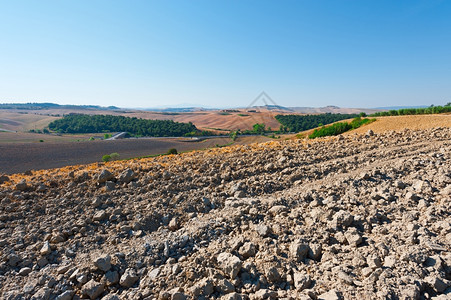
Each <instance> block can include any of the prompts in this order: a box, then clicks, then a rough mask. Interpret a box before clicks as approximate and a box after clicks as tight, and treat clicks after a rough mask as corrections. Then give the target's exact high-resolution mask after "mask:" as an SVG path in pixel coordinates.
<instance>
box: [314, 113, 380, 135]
mask: <svg viewBox="0 0 451 300" xmlns="http://www.w3.org/2000/svg"><path fill="white" fill-rule="evenodd" d="M374 121H376V119H367V118H364V119H362V118H360V117H356V118H354V119H353V120H352V121H351V122H350V123H348V122H338V123H335V124H332V125H330V126H327V127H326V126H322V127H321V128H318V129H315V130H314V131H313V133H312V134H310V135H309V136H308V137H309V138H310V139H314V138H317V137H322V136H334V135H339V134H342V133H344V132H346V131H349V130H352V129H356V128H359V127H360V126H362V125H365V124H369V123H372V122H374Z"/></svg>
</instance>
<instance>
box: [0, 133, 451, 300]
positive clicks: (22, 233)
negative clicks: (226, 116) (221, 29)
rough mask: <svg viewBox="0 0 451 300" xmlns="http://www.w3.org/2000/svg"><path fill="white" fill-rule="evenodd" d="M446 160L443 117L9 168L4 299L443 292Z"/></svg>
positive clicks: (0, 241) (450, 230) (450, 142)
mask: <svg viewBox="0 0 451 300" xmlns="http://www.w3.org/2000/svg"><path fill="white" fill-rule="evenodd" d="M450 159H451V128H449V127H448V128H435V129H428V130H419V131H411V130H404V131H402V132H391V133H385V134H368V135H359V136H348V137H338V138H329V139H318V140H314V141H306V140H294V141H282V142H275V141H272V142H268V143H264V144H253V145H244V146H234V147H229V148H221V149H212V150H207V151H200V152H193V153H186V154H182V155H177V156H165V157H158V158H153V159H142V160H135V161H127V162H113V163H109V164H106V165H103V164H93V165H88V166H74V167H67V168H62V169H55V170H50V171H36V172H33V173H32V174H29V175H24V174H16V175H11V176H9V177H8V178H6V177H3V178H2V180H1V181H4V182H3V184H1V185H0V199H2V200H1V203H0V211H1V214H0V220H1V223H0V226H1V228H2V229H1V232H0V234H1V236H0V246H1V263H0V275H1V276H0V289H1V297H2V298H4V299H19V298H21V297H23V298H32V297H34V299H48V298H54V297H56V296H60V297H61V298H59V299H72V298H74V299H78V297H85V298H91V299H95V298H98V297H99V298H102V299H207V298H221V299H249V298H250V299H276V298H285V299H341V298H344V299H355V298H361V299H386V298H392V299H420V297H424V298H430V297H432V298H433V299H446V297H447V296H446V294H447V295H448V297H449V295H450V293H451V289H450V280H451V252H450V250H451V249H450V245H451V224H450V219H451V213H450V212H451V201H449V200H450V197H451V164H450ZM440 295H442V298H440ZM443 297H444V298H443Z"/></svg>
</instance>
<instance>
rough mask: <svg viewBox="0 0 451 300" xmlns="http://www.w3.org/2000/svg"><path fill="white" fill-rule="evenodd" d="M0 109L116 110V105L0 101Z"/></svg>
mask: <svg viewBox="0 0 451 300" xmlns="http://www.w3.org/2000/svg"><path fill="white" fill-rule="evenodd" d="M0 109H23V110H43V109H86V110H118V109H120V108H119V107H116V106H108V107H104V106H99V105H72V104H70V105H60V104H55V103H3V104H2V103H0Z"/></svg>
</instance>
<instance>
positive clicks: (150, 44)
mask: <svg viewBox="0 0 451 300" xmlns="http://www.w3.org/2000/svg"><path fill="white" fill-rule="evenodd" d="M262 91H265V92H266V93H268V94H269V95H270V96H271V97H272V99H274V101H275V102H277V103H278V104H280V105H285V106H315V107H318V106H326V105H337V106H341V107H381V106H394V105H430V104H436V105H439V104H445V103H446V102H449V101H451V1H447V0H444V1H437V0H424V1H417V0H396V1H394V0H378V1H372V0H371V1H370V0H368V1H366V0H359V1H356V0H355V1H351V0H340V1H338V0H337V1H319V0H318V1H317V0H308V1H307V0H295V1H289V0H282V1H263V0H255V1H250V0H227V1H226V0H224V1H217V0H207V1H198V0H193V1H185V0H184V1H175V0H164V1H163V0H162V1H151V0H146V1H144V0H142V1H125V0H123V1H114V0H89V1H84V0H77V1H61V0H58V1H46V0H42V1H34V0H33V1H25V0H24V1H2V2H1V3H0V102H1V103H5V102H55V103H60V104H95V105H102V106H109V105H115V106H119V107H155V106H163V105H166V106H170V105H177V104H182V103H187V104H198V105H204V106H210V107H227V106H228V107H231V106H247V105H248V104H249V103H250V102H252V100H254V98H255V97H256V96H257V95H258V94H259V93H260V92H262Z"/></svg>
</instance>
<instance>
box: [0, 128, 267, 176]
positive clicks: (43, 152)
mask: <svg viewBox="0 0 451 300" xmlns="http://www.w3.org/2000/svg"><path fill="white" fill-rule="evenodd" d="M0 134H2V135H3V134H7V133H0ZM37 136H47V135H37ZM268 140H270V139H269V138H266V137H263V136H250V137H239V138H238V139H237V140H236V142H235V143H234V144H250V143H256V142H264V141H268ZM230 142H231V140H230V138H228V137H224V138H211V139H205V140H199V141H196V140H190V139H184V138H177V139H175V138H142V139H124V140H115V141H100V140H99V141H80V142H69V141H68V140H60V141H58V140H53V141H51V142H44V143H39V142H37V143H30V142H25V143H24V142H16V143H0V173H7V174H12V173H21V172H25V171H28V170H37V169H51V168H59V167H64V166H69V165H78V164H88V163H94V162H100V161H101V159H102V156H103V155H105V154H110V153H113V152H117V153H119V155H120V158H121V159H128V158H134V157H141V156H148V155H157V154H163V153H166V152H167V151H168V150H169V149H170V148H176V149H177V150H178V151H179V152H185V151H192V150H199V149H206V148H211V147H216V145H220V146H222V145H225V144H228V143H230Z"/></svg>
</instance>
